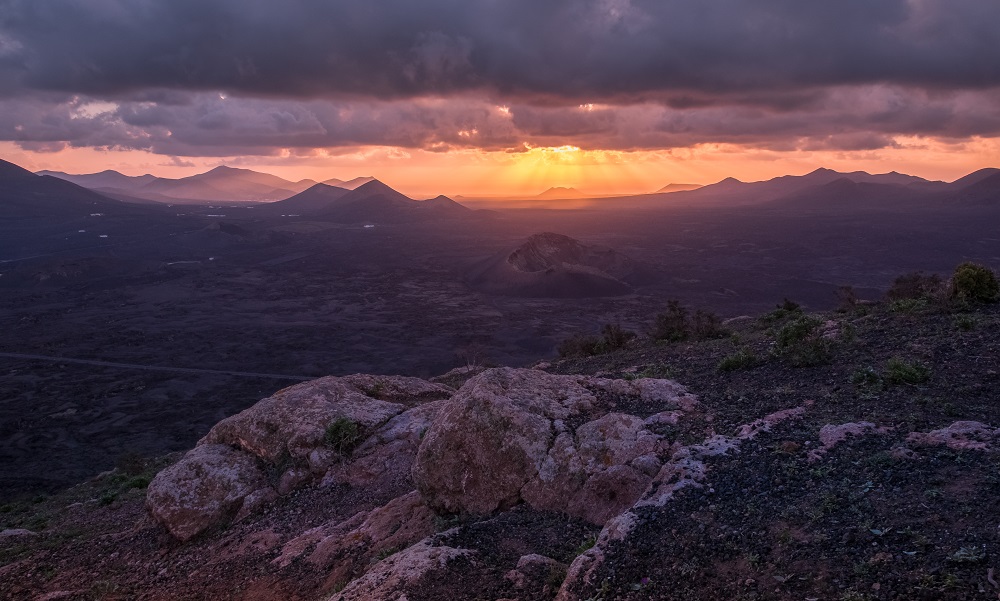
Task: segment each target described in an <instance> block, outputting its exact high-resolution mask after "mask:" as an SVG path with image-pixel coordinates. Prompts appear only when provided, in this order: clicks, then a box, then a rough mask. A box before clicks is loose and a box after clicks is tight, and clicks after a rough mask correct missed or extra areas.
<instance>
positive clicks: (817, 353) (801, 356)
mask: <svg viewBox="0 0 1000 601" xmlns="http://www.w3.org/2000/svg"><path fill="white" fill-rule="evenodd" d="M830 346H831V345H830V341H829V340H826V339H824V338H820V337H818V336H816V337H813V338H809V339H807V340H804V341H803V342H800V343H799V344H796V345H794V346H792V347H790V348H789V349H787V350H786V351H785V356H786V357H787V358H788V362H789V363H791V364H792V367H816V366H818V365H826V364H827V363H829V362H830V360H831V359H832V358H833V352H832V350H831V348H830Z"/></svg>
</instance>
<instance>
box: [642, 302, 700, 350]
mask: <svg viewBox="0 0 1000 601" xmlns="http://www.w3.org/2000/svg"><path fill="white" fill-rule="evenodd" d="M690 335H691V324H690V323H689V322H688V310H687V309H686V308H685V307H683V306H682V305H681V302H680V301H679V300H670V301H667V310H666V311H664V312H663V313H660V314H659V315H657V316H656V321H655V322H654V324H653V330H652V332H650V337H651V338H653V340H664V341H666V342H680V341H682V340H687V338H688V336H690Z"/></svg>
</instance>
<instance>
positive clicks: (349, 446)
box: [324, 417, 361, 455]
mask: <svg viewBox="0 0 1000 601" xmlns="http://www.w3.org/2000/svg"><path fill="white" fill-rule="evenodd" d="M324 441H325V442H326V444H327V445H329V446H330V447H332V448H333V450H334V451H336V452H337V453H338V454H340V455H350V453H351V451H353V450H354V447H355V446H357V444H358V443H359V442H361V428H360V427H359V426H358V423H357V422H355V421H354V420H352V419H349V418H346V417H338V418H337V419H335V420H334V421H333V422H332V423H331V424H330V425H329V426H327V427H326V433H325V435H324Z"/></svg>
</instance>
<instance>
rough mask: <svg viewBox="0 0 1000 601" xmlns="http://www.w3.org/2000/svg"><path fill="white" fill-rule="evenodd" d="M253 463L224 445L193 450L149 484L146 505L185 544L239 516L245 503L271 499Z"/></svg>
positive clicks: (263, 479) (265, 483) (254, 462)
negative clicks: (211, 528) (206, 530)
mask: <svg viewBox="0 0 1000 601" xmlns="http://www.w3.org/2000/svg"><path fill="white" fill-rule="evenodd" d="M275 496H276V493H275V492H274V490H273V489H272V488H271V487H270V485H269V484H268V483H267V480H266V478H265V477H264V474H263V472H262V471H261V469H260V468H259V467H258V464H257V460H256V459H255V458H254V457H252V456H250V455H248V454H247V453H243V452H241V451H239V450H236V449H233V448H231V447H228V446H225V445H213V444H205V445H200V446H198V447H195V448H194V449H193V450H192V451H190V452H188V453H187V454H186V455H185V456H184V457H183V458H182V459H181V460H180V461H178V462H177V463H175V464H174V465H172V466H170V467H168V468H166V469H164V470H163V471H161V472H160V473H159V474H157V475H156V477H155V478H154V479H153V481H152V482H151V483H150V484H149V488H148V490H147V492H146V506H147V507H148V508H149V511H150V513H151V514H152V515H153V517H154V518H155V519H156V520H157V521H158V522H160V523H161V524H163V525H164V526H166V528H167V530H169V531H170V533H171V534H172V535H173V536H174V537H176V538H178V539H180V540H182V541H184V540H188V539H190V538H191V537H193V536H195V535H197V534H199V533H200V532H202V531H204V530H205V529H207V528H209V527H210V526H213V525H215V524H218V523H221V522H223V521H225V520H227V519H230V518H232V517H234V516H236V515H237V514H239V513H240V512H241V510H243V508H244V504H245V503H244V501H245V499H247V498H248V497H252V501H258V502H259V500H263V499H273V498H274V497H275Z"/></svg>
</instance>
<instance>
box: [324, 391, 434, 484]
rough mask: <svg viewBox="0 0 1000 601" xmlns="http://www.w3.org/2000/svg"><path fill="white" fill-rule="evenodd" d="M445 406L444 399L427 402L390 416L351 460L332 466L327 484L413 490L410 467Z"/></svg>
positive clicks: (362, 444) (356, 451) (360, 446)
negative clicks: (424, 438) (421, 443)
mask: <svg viewBox="0 0 1000 601" xmlns="http://www.w3.org/2000/svg"><path fill="white" fill-rule="evenodd" d="M443 406H444V401H434V402H429V403H424V404H423V405H419V406H417V407H414V408H413V409H409V410H407V411H404V412H403V413H401V414H399V415H397V416H396V417H394V418H392V419H390V420H389V421H388V422H386V423H385V424H384V425H382V426H381V427H380V428H379V429H377V430H376V431H375V432H374V433H372V435H371V436H369V437H368V438H367V439H366V440H365V441H364V442H362V443H361V444H360V445H359V446H358V448H356V449H355V450H354V452H353V453H351V459H350V461H347V462H342V463H339V464H336V465H334V466H332V467H331V468H330V470H329V472H328V473H327V476H326V478H324V480H323V483H324V485H329V484H333V483H338V484H349V485H351V486H374V487H377V488H379V489H380V490H392V489H397V488H400V487H402V488H403V489H404V490H405V489H411V488H412V484H411V482H410V470H411V468H412V467H413V460H414V459H415V458H416V456H417V449H418V448H420V442H421V440H422V439H423V436H424V434H425V433H426V432H427V430H428V428H430V426H431V423H432V422H433V421H434V419H435V418H436V417H437V416H438V414H439V413H440V411H441V409H442V407H443Z"/></svg>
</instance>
